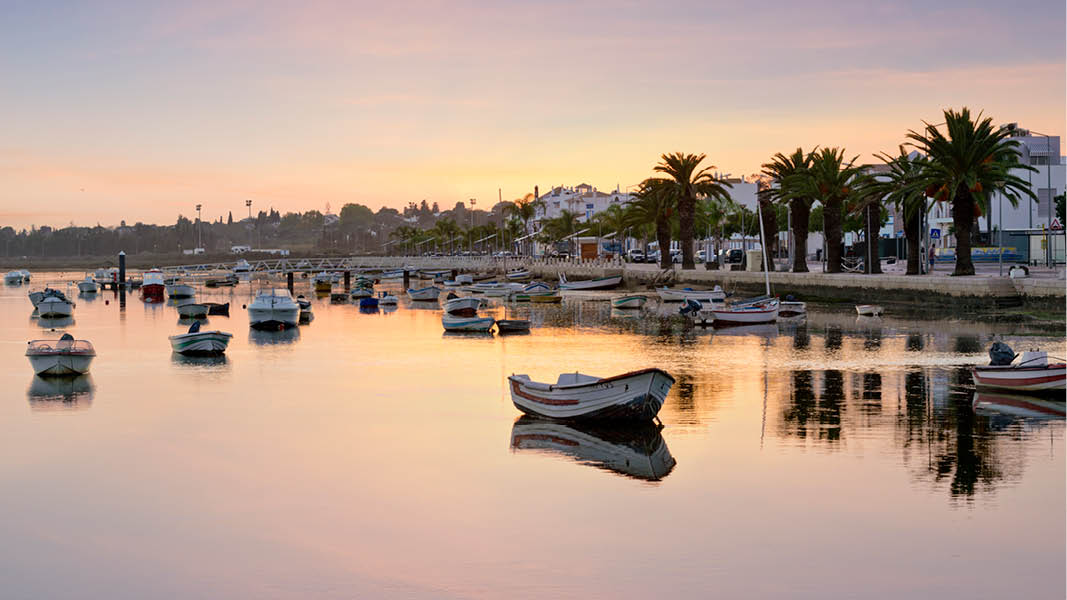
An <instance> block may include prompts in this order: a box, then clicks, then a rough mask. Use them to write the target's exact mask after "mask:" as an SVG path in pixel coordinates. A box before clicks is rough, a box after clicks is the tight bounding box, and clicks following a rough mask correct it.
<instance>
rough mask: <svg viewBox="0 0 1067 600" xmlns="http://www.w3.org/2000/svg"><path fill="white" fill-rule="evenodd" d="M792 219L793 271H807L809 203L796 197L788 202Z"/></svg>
mask: <svg viewBox="0 0 1067 600" xmlns="http://www.w3.org/2000/svg"><path fill="white" fill-rule="evenodd" d="M789 210H790V211H792V213H793V215H792V221H793V272H794V273H807V272H808V219H809V217H810V216H811V205H809V204H808V201H807V200H804V199H802V198H797V199H796V200H793V201H791V202H790V203H789Z"/></svg>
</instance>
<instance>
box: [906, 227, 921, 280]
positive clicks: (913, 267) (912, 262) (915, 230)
mask: <svg viewBox="0 0 1067 600" xmlns="http://www.w3.org/2000/svg"><path fill="white" fill-rule="evenodd" d="M920 227H922V213H920V212H919V211H915V214H914V215H912V216H911V218H910V219H906V220H905V221H904V239H906V240H908V275H918V274H919V260H920V259H921V258H922V256H921V254H922V249H921V248H919V228H920Z"/></svg>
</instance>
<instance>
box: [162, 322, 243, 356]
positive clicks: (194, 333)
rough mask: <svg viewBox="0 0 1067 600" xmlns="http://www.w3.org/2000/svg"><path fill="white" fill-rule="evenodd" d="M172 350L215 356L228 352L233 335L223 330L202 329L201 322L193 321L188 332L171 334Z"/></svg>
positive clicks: (180, 352)
mask: <svg viewBox="0 0 1067 600" xmlns="http://www.w3.org/2000/svg"><path fill="white" fill-rule="evenodd" d="M169 339H170V347H171V350H173V351H174V352H177V353H178V354H185V355H192V356H214V355H219V354H222V353H224V352H226V346H228V345H229V343H230V340H231V339H233V335H232V334H229V333H226V332H223V331H200V322H199V321H198V322H196V323H193V324H192V325H191V326H190V327H189V331H188V332H186V333H180V334H178V335H172V336H170V338H169Z"/></svg>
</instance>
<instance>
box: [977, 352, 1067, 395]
mask: <svg viewBox="0 0 1067 600" xmlns="http://www.w3.org/2000/svg"><path fill="white" fill-rule="evenodd" d="M971 377H973V378H974V385H975V386H976V387H978V388H987V389H1000V390H1016V391H1021V392H1063V391H1064V390H1065V389H1067V386H1065V382H1067V364H1064V363H1062V362H1059V363H1050V362H1048V353H1047V352H1040V351H1030V352H1023V353H1022V355H1021V356H1019V358H1018V360H1017V361H1016V362H1013V363H1011V364H1008V365H980V366H977V367H974V368H973V369H971ZM1061 398H1062V394H1061Z"/></svg>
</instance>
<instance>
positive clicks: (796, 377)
mask: <svg viewBox="0 0 1067 600" xmlns="http://www.w3.org/2000/svg"><path fill="white" fill-rule="evenodd" d="M792 377H793V385H792V389H791V390H790V394H789V405H788V406H786V408H785V410H784V411H783V413H782V420H784V421H785V422H786V423H787V424H790V425H792V427H790V428H789V429H790V430H791V433H792V434H793V435H795V436H797V437H799V438H806V437H807V436H808V421H811V420H813V419H814V416H815V386H814V384H813V377H812V373H811V371H793V374H792Z"/></svg>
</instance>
